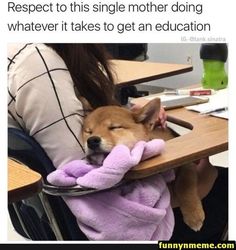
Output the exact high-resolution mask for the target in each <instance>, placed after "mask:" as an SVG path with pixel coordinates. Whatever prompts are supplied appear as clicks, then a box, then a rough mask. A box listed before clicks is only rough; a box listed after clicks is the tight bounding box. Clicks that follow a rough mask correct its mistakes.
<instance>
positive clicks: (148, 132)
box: [83, 98, 205, 231]
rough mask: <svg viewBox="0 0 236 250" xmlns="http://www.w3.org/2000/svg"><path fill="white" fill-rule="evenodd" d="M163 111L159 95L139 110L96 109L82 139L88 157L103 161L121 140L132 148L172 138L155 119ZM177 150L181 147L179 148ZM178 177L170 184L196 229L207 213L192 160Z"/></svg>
mask: <svg viewBox="0 0 236 250" xmlns="http://www.w3.org/2000/svg"><path fill="white" fill-rule="evenodd" d="M159 111H160V99H158V98H156V99H154V100H152V101H150V102H149V103H148V104H146V105H145V106H144V107H143V108H141V109H139V110H138V111H131V110H128V109H125V108H123V107H119V106H104V107H100V108H97V109H95V110H94V111H92V112H91V113H89V114H88V115H87V116H86V118H85V119H84V125H83V140H84V146H85V151H86V155H87V158H88V160H89V161H90V162H92V163H95V164H97V165H101V164H102V162H103V160H104V158H105V157H106V156H107V155H108V154H109V152H111V150H112V148H113V147H114V146H116V145H118V144H124V145H126V146H128V147H129V148H130V149H131V148H132V147H133V146H134V145H135V144H136V143H137V142H138V141H140V140H143V141H149V140H151V139H154V138H160V139H163V140H165V141H166V140H170V139H172V138H174V137H176V133H174V132H173V131H172V130H171V129H168V128H167V129H163V128H159V127H157V126H155V125H156V119H157V117H158V113H159ZM176 150H178V149H176ZM175 171H176V180H175V181H174V183H173V184H172V185H171V186H172V188H173V194H174V195H175V196H176V198H177V200H178V203H179V206H180V209H181V212H182V214H183V219H184V221H185V223H186V224H187V225H188V226H189V227H190V228H192V229H193V230H195V231H198V230H200V228H201V227H202V225H203V222H204V219H205V214H204V211H203V208H202V203H201V199H200V198H199V196H198V191H197V173H196V170H195V168H194V165H193V164H188V165H184V166H181V167H179V168H177V169H176V170H175Z"/></svg>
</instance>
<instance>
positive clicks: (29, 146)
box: [8, 128, 87, 240]
mask: <svg viewBox="0 0 236 250" xmlns="http://www.w3.org/2000/svg"><path fill="white" fill-rule="evenodd" d="M8 157H10V158H13V159H16V160H17V161H20V162H22V163H23V164H25V165H27V166H28V167H30V168H31V169H33V170H34V171H36V172H38V173H40V174H41V175H42V177H43V180H46V176H47V175H48V174H49V173H50V172H52V171H53V170H55V167H54V166H53V164H52V162H51V160H50V159H49V158H48V156H47V155H46V153H45V152H44V150H43V149H42V148H41V146H40V145H39V144H38V143H37V142H36V140H34V139H33V138H32V137H30V136H29V135H27V134H26V133H25V132H23V131H22V130H19V129H15V128H8ZM8 211H9V215H10V219H11V222H12V224H13V227H14V228H15V230H16V231H17V232H18V233H19V234H21V235H22V236H24V237H26V238H30V239H31V240H87V238H86V236H85V235H84V234H83V233H82V232H81V231H80V229H79V227H78V225H77V222H76V219H75V217H74V215H73V214H72V213H71V211H70V210H69V208H68V207H67V206H66V204H65V203H64V201H63V199H62V198H61V197H60V196H51V195H48V194H46V193H45V192H42V193H40V194H39V195H35V196H33V197H31V198H28V199H26V200H22V201H19V202H16V203H13V204H9V205H8Z"/></svg>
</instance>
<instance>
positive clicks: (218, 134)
mask: <svg viewBox="0 0 236 250" xmlns="http://www.w3.org/2000/svg"><path fill="white" fill-rule="evenodd" d="M167 115H168V116H170V118H169V120H170V121H171V122H174V123H179V124H180V125H182V126H184V127H187V128H189V129H190V130H189V132H188V133H186V134H184V135H181V136H179V137H176V138H174V139H172V140H169V141H167V142H166V149H165V151H164V152H163V153H162V154H161V155H160V156H157V157H153V158H151V159H148V160H146V161H144V162H141V163H140V164H139V165H138V166H136V167H134V168H133V169H132V170H131V171H129V172H128V173H127V175H126V177H127V178H129V179H136V178H142V177H144V176H149V175H152V174H154V173H158V172H161V171H164V170H168V169H171V168H174V167H178V166H181V165H183V164H185V163H189V162H192V161H194V160H198V159H201V158H204V157H207V156H211V155H214V154H217V153H220V152H223V151H226V150H227V149H228V120H226V119H222V118H216V117H213V116H204V115H200V114H199V113H197V112H194V111H190V110H187V109H185V108H178V109H172V110H168V111H167Z"/></svg>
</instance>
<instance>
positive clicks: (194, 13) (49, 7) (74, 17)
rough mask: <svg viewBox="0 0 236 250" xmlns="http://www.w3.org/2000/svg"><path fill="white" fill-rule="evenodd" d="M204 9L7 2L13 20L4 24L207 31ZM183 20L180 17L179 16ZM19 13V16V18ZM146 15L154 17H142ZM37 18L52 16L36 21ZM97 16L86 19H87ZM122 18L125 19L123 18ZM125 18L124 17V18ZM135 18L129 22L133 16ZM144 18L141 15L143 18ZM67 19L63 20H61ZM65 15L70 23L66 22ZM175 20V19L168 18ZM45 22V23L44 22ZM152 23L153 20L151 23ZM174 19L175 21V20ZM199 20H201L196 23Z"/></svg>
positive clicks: (28, 28) (25, 28)
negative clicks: (39, 16) (202, 17)
mask: <svg viewBox="0 0 236 250" xmlns="http://www.w3.org/2000/svg"><path fill="white" fill-rule="evenodd" d="M204 11H205V10H204V6H203V4H200V3H198V2H196V1H194V2H187V1H186V2H182V1H181V2H180V1H173V2H172V3H168V1H166V3H160V2H158V1H146V2H145V1H142V3H138V1H137V2H132V3H129V2H128V1H127V2H125V3H124V2H119V1H115V2H114V1H112V2H111V1H110V2H109V3H108V2H106V3H103V2H100V1H97V2H95V3H94V2H93V3H92V2H89V1H65V2H63V3H59V2H47V3H45V2H44V3H43V2H40V3H33V2H31V3H23V1H9V2H8V5H7V12H8V14H10V15H11V16H12V17H14V18H13V19H11V21H9V22H8V23H7V30H8V31H10V32H58V31H59V32H99V31H103V32H108V33H109V32H110V33H111V32H115V33H117V34H125V33H126V32H176V31H181V32H188V31H191V32H192V31H194V32H209V31H211V30H212V27H211V24H210V22H208V21H207V20H205V19H204V21H203V20H202V19H200V18H199V16H201V15H202V14H203V13H204ZM183 13H184V14H185V15H187V18H186V19H185V18H184V19H183V18H181V15H182V14H183ZM19 14H20V15H19ZM147 14H148V15H150V16H151V17H156V18H152V19H151V18H150V19H147V18H142V17H146V16H147ZM38 15H45V17H46V15H47V16H49V15H50V17H53V16H54V17H55V18H54V19H51V18H49V20H48V19H47V18H45V19H44V20H43V21H42V20H41V19H39V20H38V19H37V18H36V17H37V16H38ZM94 15H96V16H97V19H96V21H94V18H92V19H89V18H88V16H90V17H91V16H94ZM124 15H126V18H123V17H124ZM127 15H128V18H127ZM137 15H138V16H139V17H140V18H139V21H138V20H137V18H134V19H133V20H132V17H133V16H137ZM144 15H145V16H144ZM65 16H67V18H65ZM68 16H69V17H70V20H69V21H68ZM172 17H176V18H172ZM47 20H48V21H47ZM153 20H155V21H153ZM177 20H178V21H177ZM199 20H201V21H199Z"/></svg>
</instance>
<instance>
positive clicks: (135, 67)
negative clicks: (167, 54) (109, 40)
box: [111, 60, 193, 86]
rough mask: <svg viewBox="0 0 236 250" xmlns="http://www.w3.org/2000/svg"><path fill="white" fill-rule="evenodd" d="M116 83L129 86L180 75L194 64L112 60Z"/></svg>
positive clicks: (190, 69)
mask: <svg viewBox="0 0 236 250" xmlns="http://www.w3.org/2000/svg"><path fill="white" fill-rule="evenodd" d="M111 62H112V65H111V66H112V68H113V69H114V72H115V75H114V78H115V83H116V85H118V86H128V85H134V84H139V83H143V82H147V81H153V80H157V79H161V78H164V77H169V76H173V75H178V74H182V73H186V72H189V71H192V70H193V67H192V65H185V64H172V63H171V64H170V63H157V62H146V61H145V62H137V61H128V60H111Z"/></svg>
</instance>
